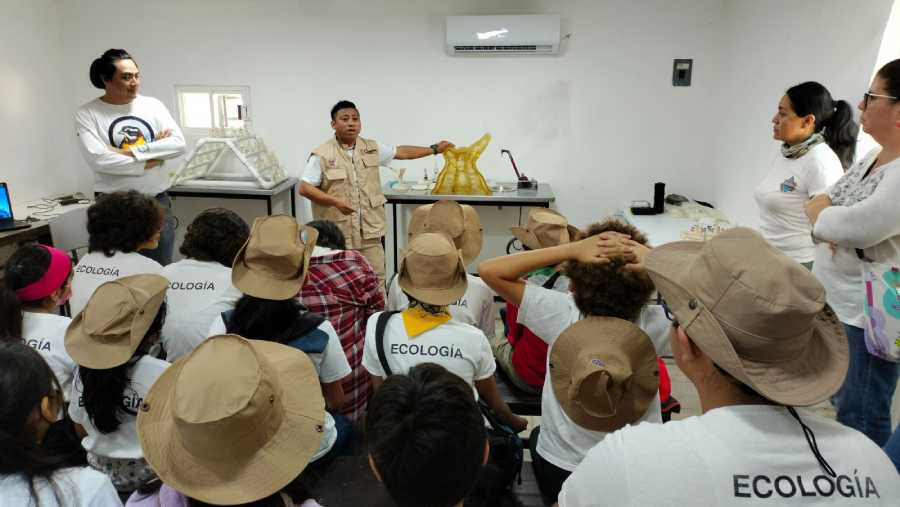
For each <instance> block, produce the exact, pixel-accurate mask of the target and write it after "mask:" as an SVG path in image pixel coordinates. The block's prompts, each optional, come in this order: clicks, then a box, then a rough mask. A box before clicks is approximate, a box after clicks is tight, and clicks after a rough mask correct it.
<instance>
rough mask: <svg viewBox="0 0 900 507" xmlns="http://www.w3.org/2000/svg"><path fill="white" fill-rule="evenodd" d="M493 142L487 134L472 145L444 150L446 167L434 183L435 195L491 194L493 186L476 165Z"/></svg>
mask: <svg viewBox="0 0 900 507" xmlns="http://www.w3.org/2000/svg"><path fill="white" fill-rule="evenodd" d="M490 142H491V135H490V134H485V135H483V136H481V139H479V140H477V141H475V143H474V144H472V145H471V146H467V147H465V148H451V149H449V150H446V151H444V168H443V169H441V173H440V174H439V175H438V177H437V181H436V182H435V184H434V190H432V191H431V193H432V194H435V195H491V193H492V192H491V188H490V187H489V186H488V184H487V182H486V181H485V180H484V176H482V175H481V172H480V171H479V170H478V167H476V166H475V161H476V160H478V157H480V156H481V152H483V151H484V149H485V148H487V145H488V143H490Z"/></svg>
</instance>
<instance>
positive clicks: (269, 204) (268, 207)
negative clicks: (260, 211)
mask: <svg viewBox="0 0 900 507" xmlns="http://www.w3.org/2000/svg"><path fill="white" fill-rule="evenodd" d="M266 211H267V212H268V215H269V216H272V196H271V195H270V196H269V198H268V199H266Z"/></svg>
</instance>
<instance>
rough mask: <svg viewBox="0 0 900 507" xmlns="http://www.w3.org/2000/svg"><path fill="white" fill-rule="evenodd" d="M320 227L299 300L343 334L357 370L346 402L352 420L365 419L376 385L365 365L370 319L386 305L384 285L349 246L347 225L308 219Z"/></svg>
mask: <svg viewBox="0 0 900 507" xmlns="http://www.w3.org/2000/svg"><path fill="white" fill-rule="evenodd" d="M306 226H307V227H312V228H313V229H315V230H316V231H318V232H319V237H318V239H317V240H316V247H315V249H313V253H312V257H311V258H310V260H309V276H307V283H304V284H303V287H302V288H301V289H300V294H298V296H297V300H298V301H300V303H302V304H303V305H304V306H306V307H307V308H309V310H310V311H312V312H315V313H318V314H320V315H323V316H324V317H325V318H327V319H328V322H330V323H331V325H332V326H333V327H334V329H335V331H336V332H337V335H338V336H339V337H340V339H341V347H343V349H344V355H345V356H347V362H348V363H349V364H350V369H351V370H352V371H351V373H350V375H349V376H348V377H347V378H345V379H344V395H345V398H346V400H345V402H344V408H343V410H341V413H342V414H343V415H345V416H347V418H348V419H350V421H351V422H352V423H354V424H355V423H357V422H361V421H362V419H363V417H364V416H365V414H366V404H367V403H368V402H369V396H371V394H372V389H371V387H370V383H369V373H368V372H367V371H366V369H365V368H363V365H362V355H363V344H364V343H365V339H366V321H368V320H369V317H371V316H372V314H373V313H375V312H380V311H382V310H384V290H383V288H382V287H381V282H379V281H378V275H376V274H375V271H374V270H373V269H372V266H371V265H369V261H368V260H366V258H365V257H364V256H363V255H362V254H361V253H359V252H357V251H356V250H348V249H347V242H346V238H345V237H344V233H343V232H341V229H340V228H339V227H338V226H337V225H336V224H335V223H334V222H331V221H329V220H313V221H312V222H308V223H307V224H306Z"/></svg>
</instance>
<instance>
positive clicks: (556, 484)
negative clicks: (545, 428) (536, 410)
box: [528, 426, 572, 502]
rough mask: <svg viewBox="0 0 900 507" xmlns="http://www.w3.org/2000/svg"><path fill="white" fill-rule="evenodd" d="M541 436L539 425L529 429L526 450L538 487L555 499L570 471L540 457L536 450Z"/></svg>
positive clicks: (546, 496) (550, 498)
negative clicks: (528, 452)
mask: <svg viewBox="0 0 900 507" xmlns="http://www.w3.org/2000/svg"><path fill="white" fill-rule="evenodd" d="M540 436H541V427H540V426H537V427H535V428H534V429H533V430H531V436H529V437H528V450H529V451H530V452H531V468H532V469H533V470H534V478H535V479H537V483H538V489H540V490H541V494H542V495H544V497H545V498H546V499H548V500H552V501H553V502H555V501H556V498H557V497H558V496H559V492H560V490H562V485H563V483H564V482H566V479H568V478H569V476H570V475H572V472H570V471H568V470H563V469H562V468H559V467H558V466H556V465H554V464H553V463H550V462H549V461H547V460H545V459H544V458H542V457H541V455H540V454H538V452H537V442H538V438H540Z"/></svg>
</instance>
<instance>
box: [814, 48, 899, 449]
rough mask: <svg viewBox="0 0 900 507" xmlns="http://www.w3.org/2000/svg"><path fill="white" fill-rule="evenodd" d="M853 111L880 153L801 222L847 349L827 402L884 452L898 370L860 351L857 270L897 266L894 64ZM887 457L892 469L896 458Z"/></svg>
mask: <svg viewBox="0 0 900 507" xmlns="http://www.w3.org/2000/svg"><path fill="white" fill-rule="evenodd" d="M859 109H860V111H862V115H861V124H862V128H863V130H864V131H865V132H867V133H868V134H869V135H871V136H872V138H873V139H875V141H876V142H877V143H878V144H880V145H881V148H878V149H875V150H873V151H872V152H871V153H869V154H868V155H866V156H865V157H863V158H862V159H861V160H860V161H859V162H857V163H856V164H854V165H853V167H851V168H850V169H849V170H848V171H847V173H846V174H844V176H843V177H841V179H840V180H838V182H837V183H835V185H834V186H833V187H832V188H831V189H829V191H828V193H826V194H822V195H818V196H816V197H814V198H813V199H811V200H810V201H809V202H807V204H806V214H807V216H808V217H809V220H810V222H811V223H812V224H813V236H814V238H815V239H817V240H818V241H820V242H821V243H819V244H818V245H817V247H816V258H815V265H814V267H813V273H814V274H815V275H816V276H817V277H818V278H819V280H820V281H821V282H822V285H824V286H825V289H826V290H827V294H828V304H829V305H831V307H832V308H834V310H835V312H836V313H837V315H838V317H839V318H840V320H841V322H842V323H843V324H844V329H845V330H846V332H847V338H848V340H849V343H850V369H849V371H848V372H847V378H846V380H845V381H844V386H843V387H842V388H841V390H840V391H839V392H838V393H837V395H836V397H835V400H834V401H835V402H836V406H837V418H838V421H840V422H842V423H844V424H846V425H848V426H850V427H853V428H856V429H858V430H859V431H861V432H863V433H865V434H866V435H868V436H869V437H870V438H871V439H872V440H874V441H875V443H877V444H878V445H884V444H885V442H886V441H887V440H888V437H890V436H891V412H890V409H891V397H892V396H893V394H894V389H895V388H896V386H897V376H898V371H900V368H898V367H900V364H898V363H893V362H890V361H885V360H882V359H880V358H877V357H875V356H873V355H871V354H869V353H868V352H867V350H866V345H865V343H864V337H863V329H862V328H863V325H864V318H865V316H864V313H863V294H864V293H863V281H862V276H861V274H860V267H861V266H860V263H861V262H863V261H862V259H871V260H873V261H877V262H882V263H887V264H890V265H893V266H898V265H900V59H898V60H894V61H892V62H890V63H888V64H886V65H885V66H884V67H882V68H881V70H879V71H878V74H876V76H875V78H874V79H873V80H872V84H871V85H870V86H869V90H868V91H867V92H866V93H865V96H864V98H863V100H862V101H861V102H860V103H859ZM898 444H900V442H898ZM898 446H900V445H898ZM894 454H895V455H894V456H892V459H894V462H895V464H896V463H898V459H900V457H898V455H897V452H896V451H895V452H894Z"/></svg>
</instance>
